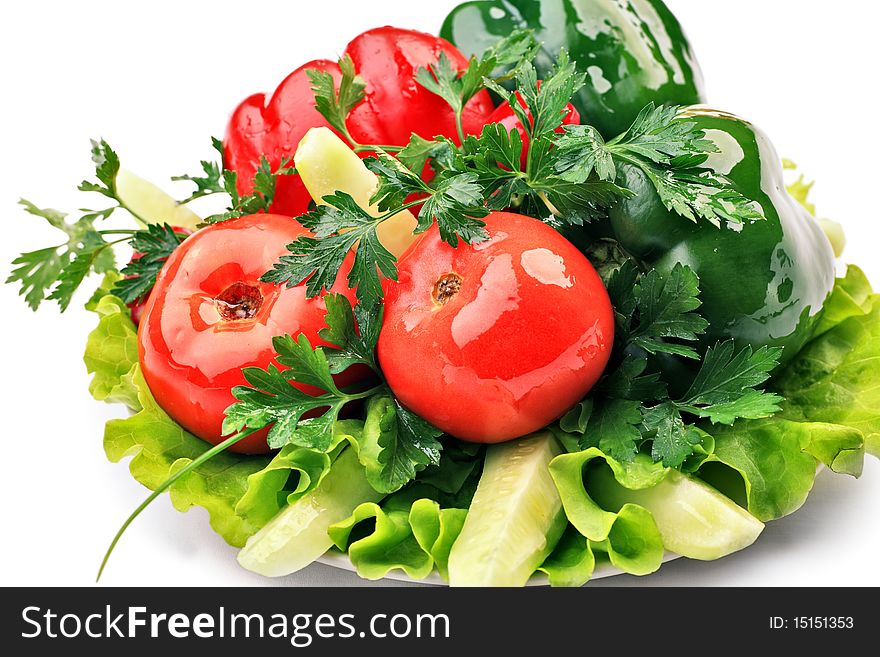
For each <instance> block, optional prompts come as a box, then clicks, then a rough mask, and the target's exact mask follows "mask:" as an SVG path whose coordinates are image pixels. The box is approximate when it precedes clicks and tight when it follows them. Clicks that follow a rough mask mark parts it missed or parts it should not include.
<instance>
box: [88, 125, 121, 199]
mask: <svg viewBox="0 0 880 657" xmlns="http://www.w3.org/2000/svg"><path fill="white" fill-rule="evenodd" d="M91 142H92V162H94V164H95V177H96V178H97V179H98V182H97V183H93V182H89V181H88V180H83V181H82V182H81V183H80V184H79V187H78V189H79V190H80V191H81V192H97V193H98V194H101V195H103V196H106V197H107V198H109V199H113V200H114V201H119V197H118V195H117V193H116V176H117V175H119V156H118V155H117V154H116V151H114V150H113V149H112V148H110V144H108V143H107V142H106V141H104V140H103V139H101V140H100V141H96V140H94V139H92V140H91Z"/></svg>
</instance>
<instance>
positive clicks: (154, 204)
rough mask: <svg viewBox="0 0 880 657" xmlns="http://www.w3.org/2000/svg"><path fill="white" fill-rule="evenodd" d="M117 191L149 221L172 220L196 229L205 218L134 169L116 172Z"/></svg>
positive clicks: (173, 224)
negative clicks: (134, 172) (136, 173)
mask: <svg viewBox="0 0 880 657" xmlns="http://www.w3.org/2000/svg"><path fill="white" fill-rule="evenodd" d="M116 192H117V193H118V194H119V198H121V199H122V202H123V203H125V204H126V205H127V206H128V207H129V208H131V209H132V211H133V212H135V213H137V216H138V217H141V218H142V219H144V220H145V221H146V222H147V223H151V224H169V225H171V226H175V227H178V226H179V227H180V228H189V229H190V230H195V229H196V226H197V225H198V224H200V223H201V222H202V218H201V217H199V215H197V214H196V213H195V212H193V211H192V210H190V209H189V208H188V207H186V206H185V205H180V204H179V203H178V202H177V201H176V200H174V199H173V198H172V197H170V196H169V195H168V194H166V193H165V192H163V191H162V190H161V189H159V188H158V187H156V185H154V184H153V183H151V182H149V181H147V180H144V179H143V178H141V177H139V176H136V175H134V174H133V173H132V172H131V171H126V170H125V169H121V170H120V171H119V174H118V175H117V176H116ZM135 218H136V219H137V217H135Z"/></svg>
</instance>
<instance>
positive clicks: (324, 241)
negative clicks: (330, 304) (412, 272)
mask: <svg viewBox="0 0 880 657" xmlns="http://www.w3.org/2000/svg"><path fill="white" fill-rule="evenodd" d="M323 200H324V202H325V203H327V205H320V206H318V207H317V208H316V209H315V210H313V211H312V212H309V213H308V214H304V215H302V216H300V217H299V221H300V223H301V224H302V225H303V226H305V227H306V228H308V229H309V230H311V231H312V233H314V237H307V236H302V237H298V238H297V239H296V240H294V241H293V242H291V243H290V244H288V245H287V250H288V251H289V254H288V255H284V256H281V258H280V259H279V261H278V262H277V263H275V265H274V266H273V268H272V269H271V270H270V271H268V272H266V273H265V274H263V276H262V277H261V278H260V280H262V281H265V282H267V283H278V284H286V285H287V286H288V287H293V286H295V285H299V284H300V283H302V282H303V281H306V280H307V282H306V294H307V295H308V296H309V297H315V296H318V295H319V294H320V293H321V291H322V290H329V289H330V288H331V287H333V283H334V282H335V281H336V277H337V276H338V274H339V269H340V267H341V266H342V262H343V260H345V257H346V256H347V255H348V251H349V250H350V249H351V248H352V247H354V246H355V244H357V248H356V250H355V256H354V262H353V264H352V266H351V271H350V272H349V274H348V283H349V287H355V286H356V287H357V297H358V299H359V300H361V301H363V302H365V303H368V304H370V303H374V302H375V301H376V300H377V299H379V298H381V296H382V284H381V281H380V280H379V272H381V273H382V275H383V276H385V277H386V278H390V279H392V280H397V266H396V264H395V263H396V261H395V258H394V256H393V255H392V254H391V253H390V252H389V251H388V250H387V249H386V248H385V247H384V246H382V243H381V242H380V241H379V238H378V236H377V235H376V226H378V225H379V224H380V223H381V222H382V221H384V220H385V219H386V218H387V217H388V216H390V215H389V214H385V215H381V216H379V217H373V216H372V215H370V214H369V213H368V212H366V210H364V209H363V208H361V207H360V206H359V205H358V204H357V203H356V202H355V200H354V199H353V198H352V197H351V196H349V195H348V194H346V193H344V192H336V193H335V194H332V195H330V196H325V197H324V199H323Z"/></svg>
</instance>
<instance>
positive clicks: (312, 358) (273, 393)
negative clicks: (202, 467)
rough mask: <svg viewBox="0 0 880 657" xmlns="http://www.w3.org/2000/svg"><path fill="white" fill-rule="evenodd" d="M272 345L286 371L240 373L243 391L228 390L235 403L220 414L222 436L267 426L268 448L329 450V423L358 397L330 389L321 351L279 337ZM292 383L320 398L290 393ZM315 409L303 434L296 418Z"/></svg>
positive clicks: (238, 388)
mask: <svg viewBox="0 0 880 657" xmlns="http://www.w3.org/2000/svg"><path fill="white" fill-rule="evenodd" d="M272 345H273V347H274V348H275V351H276V352H277V353H278V359H277V360H278V362H279V363H280V364H281V365H284V366H285V368H286V369H284V370H281V369H279V368H278V367H276V366H275V365H269V367H268V368H267V369H265V370H264V369H260V368H259V367H246V368H244V369H242V373H243V374H244V378H245V380H246V381H247V382H248V384H249V385H248V386H236V387H235V388H233V389H232V394H233V396H234V397H235V398H236V399H237V400H238V401H236V402H235V403H233V404H232V405H231V406H230V407H229V408H227V409H226V417H225V418H224V420H223V435H224V436H228V435H231V434H234V433H237V432H240V431H244V430H245V429H249V430H253V429H262V428H263V427H266V426H269V425H270V424H271V425H272V426H271V428H270V429H269V434H268V437H267V440H268V443H269V446H270V447H272V448H279V447H283V446H284V445H287V444H289V443H292V444H294V445H299V446H301V447H309V448H312V449H317V450H327V449H329V448H330V446H331V444H332V441H333V423H334V422H335V421H336V419H337V417H338V415H339V411H340V410H341V409H342V407H343V406H344V405H345V404H346V403H348V402H350V401H352V400H354V399H357V398H359V397H358V396H355V395H348V394H346V393H344V392H342V391H340V390H339V388H337V387H336V384H335V383H334V382H333V377H332V376H331V374H330V366H329V363H328V362H327V358H326V356H325V355H324V352H323V350H322V349H321V348H320V347H316V348H312V345H311V344H310V343H309V340H308V338H307V337H306V336H305V335H300V336H299V337H298V338H297V339H296V340H294V339H293V337H291V336H290V335H284V336H279V337H276V338H273V340H272ZM293 382H296V383H301V384H304V385H310V386H315V387H317V388H320V389H321V390H324V391H325V392H324V393H323V394H320V395H316V396H312V395H309V394H307V393H305V392H303V391H302V390H300V389H298V388H296V387H294V386H293V385H292V383H293ZM318 409H326V411H325V412H324V413H323V414H322V415H320V416H318V417H315V418H310V419H309V420H308V424H307V425H306V429H305V430H300V429H301V428H302V427H301V425H302V423H301V422H300V420H301V419H302V416H303V415H304V414H306V413H308V412H310V411H315V410H318Z"/></svg>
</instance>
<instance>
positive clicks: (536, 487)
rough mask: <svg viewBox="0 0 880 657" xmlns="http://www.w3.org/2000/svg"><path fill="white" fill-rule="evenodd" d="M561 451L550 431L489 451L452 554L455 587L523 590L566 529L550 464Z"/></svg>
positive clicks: (450, 567)
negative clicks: (519, 588) (551, 476)
mask: <svg viewBox="0 0 880 657" xmlns="http://www.w3.org/2000/svg"><path fill="white" fill-rule="evenodd" d="M561 451H562V449H561V447H560V446H559V443H558V442H557V441H556V438H554V437H553V435H552V434H551V433H550V432H547V431H545V432H541V433H539V434H535V435H533V436H530V437H528V438H520V439H518V440H514V441H511V442H507V443H502V444H499V445H491V446H490V447H489V448H488V449H487V450H486V461H485V465H484V466H483V474H482V476H481V477H480V483H479V485H478V486H477V492H476V493H475V494H474V499H473V502H471V506H470V509H469V510H468V514H467V518H466V519H465V522H464V527H462V530H461V534H459V536H458V538H457V539H456V541H455V543H454V544H453V546H452V551H451V552H450V554H449V584H450V585H451V586H523V585H524V584H525V583H526V582H527V581H528V579H529V577H530V576H531V575H532V573H534V572H535V569H536V568H537V567H538V566H540V565H541V563H542V562H543V561H544V559H545V558H546V557H547V555H548V554H550V552H551V551H552V550H553V548H554V546H555V545H556V543H557V542H558V541H559V538H560V537H561V536H562V532H563V530H564V529H565V525H566V519H565V513H564V512H563V510H562V500H561V499H560V498H559V493H558V492H557V490H556V485H555V484H554V483H553V479H551V478H550V470H549V468H548V465H549V463H550V461H551V460H552V459H553V457H554V456H556V455H557V454H559V453H560V452H561Z"/></svg>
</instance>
